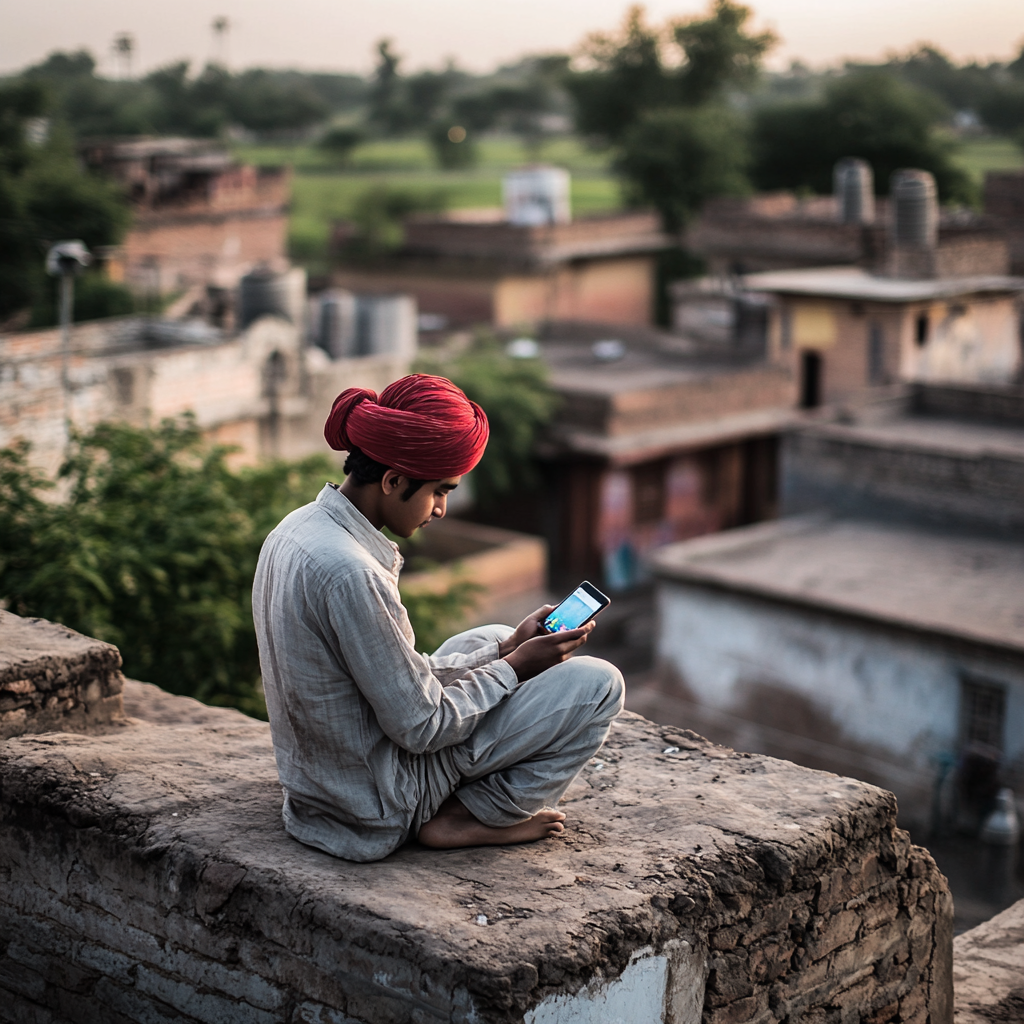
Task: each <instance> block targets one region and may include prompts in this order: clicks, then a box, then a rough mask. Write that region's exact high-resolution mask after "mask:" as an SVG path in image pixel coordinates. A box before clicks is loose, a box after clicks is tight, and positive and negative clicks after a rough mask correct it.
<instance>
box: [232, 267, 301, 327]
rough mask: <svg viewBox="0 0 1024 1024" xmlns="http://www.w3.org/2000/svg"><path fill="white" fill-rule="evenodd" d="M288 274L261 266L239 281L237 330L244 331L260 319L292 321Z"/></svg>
mask: <svg viewBox="0 0 1024 1024" xmlns="http://www.w3.org/2000/svg"><path fill="white" fill-rule="evenodd" d="M288 285H289V283H288V279H287V275H286V274H278V273H275V272H274V271H273V270H268V269H265V268H262V267H259V268H257V269H256V270H252V271H250V272H249V273H248V274H246V275H245V277H243V278H242V279H241V280H240V281H239V282H238V329H239V330H241V331H244V330H245V329H246V328H247V327H248V326H249V325H250V324H251V323H254V322H255V321H256V320H259V318H260V317H261V316H279V317H282V318H283V319H285V320H292V316H293V313H292V310H291V302H290V298H291V290H290V288H289V286H288Z"/></svg>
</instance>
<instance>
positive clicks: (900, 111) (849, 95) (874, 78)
mask: <svg viewBox="0 0 1024 1024" xmlns="http://www.w3.org/2000/svg"><path fill="white" fill-rule="evenodd" d="M943 114H944V109H943V106H942V104H941V103H940V102H939V101H938V100H937V99H936V98H935V97H934V96H931V95H929V94H928V93H925V92H923V91H922V90H920V89H918V88H916V87H915V86H912V85H909V84H907V83H906V82H903V81H900V80H899V79H898V78H895V77H893V76H892V75H890V74H887V73H884V72H881V71H861V72H858V73H856V74H851V75H847V76H845V77H843V78H839V79H836V80H835V81H833V82H830V83H829V84H828V85H827V87H826V88H825V91H824V95H823V96H821V97H820V98H819V99H813V100H803V101H795V102H790V103H783V104H773V105H771V106H766V107H763V108H761V109H760V110H758V111H756V112H755V114H754V119H753V139H752V148H753V152H754V163H753V167H752V177H753V179H754V182H755V183H756V185H757V186H758V187H760V188H764V189H775V188H803V189H808V190H811V191H814V192H822V193H824V192H830V191H831V190H832V169H833V167H834V166H835V163H836V161H837V160H839V159H841V158H842V157H844V156H856V157H861V158H862V159H864V160H867V161H868V162H869V163H870V164H871V166H872V169H873V170H874V172H875V188H876V190H877V191H878V192H879V193H883V194H884V193H888V191H889V178H890V176H891V175H892V173H893V171H896V170H898V169H899V168H901V167H919V168H921V169H923V170H926V171H931V172H932V174H934V175H935V180H936V183H937V185H938V188H939V195H940V196H941V197H942V199H943V200H944V201H946V202H961V203H969V202H971V201H972V200H973V199H974V198H975V196H974V189H973V186H972V183H971V181H970V178H969V177H968V176H967V174H966V173H964V171H962V170H961V169H960V168H959V167H957V166H956V164H955V163H954V162H953V159H952V152H953V149H954V146H953V143H952V142H951V141H950V140H949V139H948V138H946V137H944V136H942V135H941V134H939V132H938V131H937V130H936V129H937V127H938V125H939V124H940V122H941V121H942V118H943Z"/></svg>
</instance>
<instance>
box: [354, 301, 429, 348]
mask: <svg viewBox="0 0 1024 1024" xmlns="http://www.w3.org/2000/svg"><path fill="white" fill-rule="evenodd" d="M355 311H356V317H355V342H354V351H353V353H352V354H353V355H356V356H380V355H391V356H399V357H401V358H405V359H411V358H412V357H413V356H414V355H415V354H416V345H417V340H418V333H417V322H416V321H417V317H416V299H415V298H414V297H413V296H412V295H359V296H357V298H356V306H355Z"/></svg>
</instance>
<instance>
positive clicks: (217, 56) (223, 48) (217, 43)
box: [210, 14, 231, 68]
mask: <svg viewBox="0 0 1024 1024" xmlns="http://www.w3.org/2000/svg"><path fill="white" fill-rule="evenodd" d="M210 27H211V28H212V29H213V60H214V63H215V64H219V65H220V66H221V67H222V68H226V67H227V66H228V31H229V30H230V29H231V22H230V21H229V20H228V19H227V17H225V15H223V14H221V15H220V16H219V17H216V18H214V19H213V21H212V22H211V24H210Z"/></svg>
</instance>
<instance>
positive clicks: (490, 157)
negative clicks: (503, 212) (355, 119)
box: [234, 138, 622, 267]
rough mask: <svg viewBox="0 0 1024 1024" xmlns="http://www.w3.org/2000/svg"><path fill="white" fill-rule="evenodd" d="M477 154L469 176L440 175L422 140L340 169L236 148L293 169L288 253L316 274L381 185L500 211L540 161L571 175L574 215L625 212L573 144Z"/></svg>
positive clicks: (363, 155) (376, 146)
mask: <svg viewBox="0 0 1024 1024" xmlns="http://www.w3.org/2000/svg"><path fill="white" fill-rule="evenodd" d="M479 147H480V162H479V163H478V165H477V166H476V167H474V168H473V169H472V170H466V171H443V170H439V169H438V168H437V167H436V165H435V162H434V159H433V155H432V153H431V151H430V147H429V146H428V145H427V143H426V142H425V141H423V140H422V139H394V140H386V141H376V142H370V143H366V144H365V145H362V146H359V147H358V148H357V149H356V150H355V152H354V153H353V154H352V156H351V158H350V159H349V160H348V161H346V162H345V163H344V164H343V165H341V164H339V162H338V161H337V160H336V159H333V158H331V157H330V156H329V155H328V154H325V153H323V152H322V151H320V150H318V149H317V148H316V147H314V146H236V147H234V152H235V155H236V156H237V157H238V158H239V159H240V160H243V161H245V162H247V163H254V164H258V165H262V166H268V165H282V164H287V165H290V166H291V167H292V168H293V169H294V171H295V180H294V184H293V188H292V216H291V227H290V232H289V241H290V246H291V250H292V255H293V256H294V257H295V258H296V259H297V260H299V261H300V262H302V263H305V264H307V265H309V266H314V267H315V266H319V265H322V263H323V261H324V260H325V257H326V246H327V238H328V236H329V234H330V228H331V222H332V221H335V220H338V219H342V218H346V217H350V216H351V215H352V211H353V210H354V209H355V208H356V206H357V204H358V202H359V198H360V196H362V195H363V193H364V192H366V190H367V189H369V188H374V187H378V186H380V185H385V186H387V187H389V188H395V189H402V190H405V191H409V192H413V193H419V194H422V195H432V196H433V195H437V194H438V193H440V194H442V195H443V197H444V205H445V206H446V207H447V208H448V209H467V208H472V207H480V206H500V205H501V178H502V175H503V174H504V173H505V172H506V171H508V170H511V169H512V168H514V167H519V166H521V165H522V164H525V163H529V162H530V161H531V160H540V161H543V162H544V163H553V164H558V165H559V166H560V167H566V168H568V170H570V171H571V172H572V176H573V178H572V208H573V211H574V212H575V213H577V214H588V213H601V212H603V211H606V210H615V209H618V208H619V207H620V206H621V205H622V199H621V195H620V191H619V185H618V182H617V181H616V179H615V178H614V177H613V176H612V174H611V173H610V171H609V169H608V159H607V156H606V155H604V154H601V153H595V152H593V151H592V150H589V149H587V148H586V147H585V146H583V145H582V144H581V143H580V142H579V141H578V140H577V139H574V138H558V139H552V140H549V141H548V142H546V143H545V144H544V145H543V146H541V147H540V149H539V151H534V152H532V153H531V152H528V151H527V150H526V148H525V147H524V146H523V145H522V143H521V142H520V141H519V140H518V139H515V138H487V139H484V140H482V141H481V142H480V143H479Z"/></svg>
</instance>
